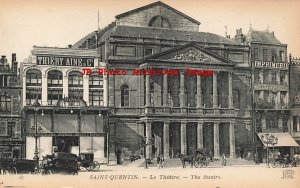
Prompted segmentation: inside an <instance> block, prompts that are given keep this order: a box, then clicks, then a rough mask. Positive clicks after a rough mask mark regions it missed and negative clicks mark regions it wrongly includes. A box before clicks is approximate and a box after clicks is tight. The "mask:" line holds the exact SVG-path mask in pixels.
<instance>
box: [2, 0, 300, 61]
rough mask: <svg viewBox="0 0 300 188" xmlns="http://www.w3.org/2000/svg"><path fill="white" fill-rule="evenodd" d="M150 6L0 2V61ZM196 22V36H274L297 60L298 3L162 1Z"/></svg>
mask: <svg viewBox="0 0 300 188" xmlns="http://www.w3.org/2000/svg"><path fill="white" fill-rule="evenodd" d="M152 2H155V1H154V0H109V1H108V0H86V1H83V0H26V1H23V0H0V55H6V56H7V57H8V61H9V62H10V61H11V54H12V53H16V54H17V61H19V62H22V61H24V59H25V58H28V57H29V55H30V53H31V52H30V51H31V50H32V47H33V46H34V45H36V46H49V47H55V46H56V47H67V46H68V44H74V43H76V42H77V41H78V40H80V39H81V38H83V37H84V36H86V35H87V34H89V33H90V32H92V31H95V30H97V28H98V10H99V15H100V19H99V26H100V29H101V28H104V27H105V26H106V25H108V24H109V23H111V22H112V21H114V20H115V16H116V15H118V14H121V13H123V12H127V11H129V10H132V9H135V8H138V7H141V6H144V5H147V4H149V3H152ZM162 2H164V3H166V4H168V5H169V6H171V7H173V8H175V9H177V10H179V11H181V12H183V13H184V14H186V15H188V16H190V17H192V18H194V19H196V20H198V21H199V22H201V25H200V27H199V31H201V32H210V33H215V34H219V35H222V36H225V26H227V33H228V34H229V35H231V37H233V36H234V35H235V32H236V29H238V28H242V29H243V33H244V34H247V32H248V31H249V28H250V24H251V25H252V28H253V29H254V30H266V29H267V28H268V27H269V30H270V31H274V32H275V36H276V37H277V39H279V40H280V41H281V42H282V43H284V44H287V45H288V53H291V54H292V56H294V57H300V21H299V20H300V1H298V0H264V1H262V0H260V1H259V0H222V1H221V0H162Z"/></svg>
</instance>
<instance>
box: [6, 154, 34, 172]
mask: <svg viewBox="0 0 300 188" xmlns="http://www.w3.org/2000/svg"><path fill="white" fill-rule="evenodd" d="M35 167H36V161H35V160H29V159H12V158H1V159H0V170H1V172H2V173H4V174H18V173H34V172H35Z"/></svg>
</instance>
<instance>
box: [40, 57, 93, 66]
mask: <svg viewBox="0 0 300 188" xmlns="http://www.w3.org/2000/svg"><path fill="white" fill-rule="evenodd" d="M37 65H55V66H75V67H94V58H89V57H57V56H37Z"/></svg>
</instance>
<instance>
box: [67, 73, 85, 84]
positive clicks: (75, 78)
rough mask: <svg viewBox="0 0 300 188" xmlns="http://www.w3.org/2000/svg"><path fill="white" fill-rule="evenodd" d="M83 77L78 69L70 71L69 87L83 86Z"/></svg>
mask: <svg viewBox="0 0 300 188" xmlns="http://www.w3.org/2000/svg"><path fill="white" fill-rule="evenodd" d="M82 86H83V79H82V76H81V75H80V72H78V71H72V72H70V73H69V87H82Z"/></svg>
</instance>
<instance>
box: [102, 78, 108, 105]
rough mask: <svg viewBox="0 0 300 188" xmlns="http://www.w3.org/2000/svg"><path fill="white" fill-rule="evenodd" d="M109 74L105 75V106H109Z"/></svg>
mask: <svg viewBox="0 0 300 188" xmlns="http://www.w3.org/2000/svg"><path fill="white" fill-rule="evenodd" d="M108 87H109V86H108V75H103V106H108Z"/></svg>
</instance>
